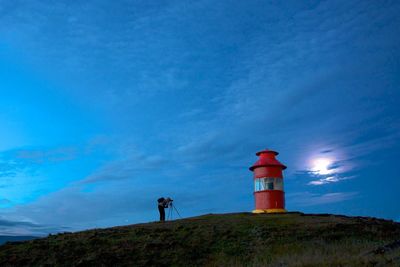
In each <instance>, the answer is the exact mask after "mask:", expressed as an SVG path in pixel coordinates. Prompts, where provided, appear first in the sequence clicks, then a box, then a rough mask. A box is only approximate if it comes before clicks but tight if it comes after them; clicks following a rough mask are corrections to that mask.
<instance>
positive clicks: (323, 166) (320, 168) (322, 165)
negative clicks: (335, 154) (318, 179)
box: [311, 158, 333, 175]
mask: <svg viewBox="0 0 400 267" xmlns="http://www.w3.org/2000/svg"><path fill="white" fill-rule="evenodd" d="M312 164H313V167H312V169H311V170H312V171H313V172H315V173H316V174H319V175H327V174H330V173H332V171H333V170H330V169H329V166H330V165H331V164H332V160H330V159H326V158H319V159H315V160H313V162H312Z"/></svg>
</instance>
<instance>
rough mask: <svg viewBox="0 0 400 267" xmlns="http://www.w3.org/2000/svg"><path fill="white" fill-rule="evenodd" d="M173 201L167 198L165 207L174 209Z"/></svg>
mask: <svg viewBox="0 0 400 267" xmlns="http://www.w3.org/2000/svg"><path fill="white" fill-rule="evenodd" d="M173 201H174V200H173V199H171V198H169V197H167V198H166V199H165V206H166V207H167V208H168V207H172V202H173Z"/></svg>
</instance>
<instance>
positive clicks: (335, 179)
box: [308, 175, 356, 185]
mask: <svg viewBox="0 0 400 267" xmlns="http://www.w3.org/2000/svg"><path fill="white" fill-rule="evenodd" d="M355 177H356V176H344V177H343V176H338V175H336V176H327V177H324V178H320V179H318V180H313V181H310V182H309V183H308V184H309V185H324V184H330V183H337V182H340V181H344V180H349V179H353V178H355Z"/></svg>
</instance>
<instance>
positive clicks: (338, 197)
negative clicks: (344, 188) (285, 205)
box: [287, 192, 358, 207]
mask: <svg viewBox="0 0 400 267" xmlns="http://www.w3.org/2000/svg"><path fill="white" fill-rule="evenodd" d="M357 195H358V192H335V193H326V194H317V193H310V192H298V193H291V194H287V198H288V201H290V202H291V203H293V204H294V205H298V206H302V207H308V206H317V205H326V204H332V203H337V202H343V201H347V200H350V199H353V198H355V197H356V196H357Z"/></svg>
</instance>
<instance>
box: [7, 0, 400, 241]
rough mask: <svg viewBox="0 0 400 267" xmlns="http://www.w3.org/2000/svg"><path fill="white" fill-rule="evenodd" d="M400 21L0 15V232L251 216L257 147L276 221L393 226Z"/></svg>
mask: <svg viewBox="0 0 400 267" xmlns="http://www.w3.org/2000/svg"><path fill="white" fill-rule="evenodd" d="M399 13H400V2H399V1H367V0H360V1H354V0H352V1H349V0H344V1H336V0H335V1H257V0H252V1H228V0H221V1H210V0H199V1H185V0H179V1H177V0H169V1H162V0H157V1H143V0H142V1H135V0H131V1H123V0H116V1H106V0H93V1H90V0H89V1H88V0H85V1H47V0H30V1H22V0H15V1H7V0H0V96H1V97H0V125H1V131H0V234H1V235H46V234H48V233H55V232H64V231H77V230H82V229H89V228H97V227H109V226H115V225H126V224H133V223H139V222H149V221H156V220H157V219H158V211H157V209H156V200H157V198H159V197H160V196H164V197H167V196H169V197H172V198H173V199H174V203H175V205H176V207H177V209H178V210H179V212H180V214H181V215H182V216H183V217H190V216H197V215H201V214H206V213H227V212H244V211H251V210H253V209H254V198H253V188H254V184H253V178H252V173H251V172H250V171H249V169H248V168H249V167H250V166H251V165H252V164H253V163H254V162H255V161H256V160H257V157H256V155H255V153H256V152H257V151H259V150H263V149H265V148H269V149H273V150H276V151H278V152H279V153H280V154H279V156H278V159H279V160H280V161H281V162H282V163H283V164H285V165H287V166H288V168H287V169H286V170H285V172H284V183H285V184H284V186H285V194H286V209H287V210H288V211H300V212H305V213H334V214H344V215H351V216H373V217H379V218H385V219H391V220H397V221H400V206H399V205H398V202H399V195H400V175H399V174H400V172H399V169H398V168H397V167H398V166H397V164H399V158H400V142H399V140H400V139H399V137H400V109H399V101H400V90H399V89H400V17H399V16H398V14H399ZM175 216H176V215H175Z"/></svg>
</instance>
